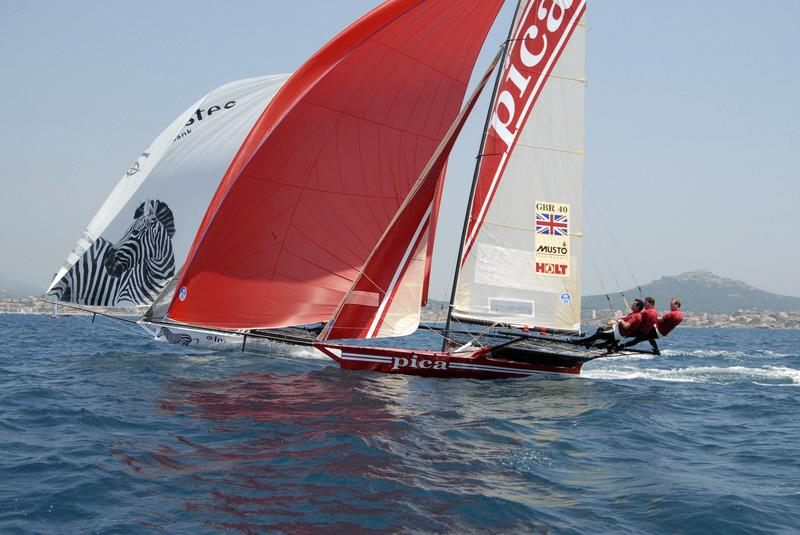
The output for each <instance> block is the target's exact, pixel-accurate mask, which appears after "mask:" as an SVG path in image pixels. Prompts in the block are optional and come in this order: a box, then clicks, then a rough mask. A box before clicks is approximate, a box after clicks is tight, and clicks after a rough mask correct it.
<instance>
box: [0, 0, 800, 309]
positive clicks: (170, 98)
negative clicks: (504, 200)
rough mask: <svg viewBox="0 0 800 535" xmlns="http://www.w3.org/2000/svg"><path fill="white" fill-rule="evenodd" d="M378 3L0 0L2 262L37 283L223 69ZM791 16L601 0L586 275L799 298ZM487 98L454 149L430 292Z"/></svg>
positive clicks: (799, 179) (289, 53) (592, 48)
mask: <svg viewBox="0 0 800 535" xmlns="http://www.w3.org/2000/svg"><path fill="white" fill-rule="evenodd" d="M377 4H378V1H377V0H352V1H350V0H348V1H344V0H340V1H333V0H306V1H304V2H292V3H289V2H284V1H272V0H260V1H244V0H232V1H229V2H225V3H222V2H218V1H203V0H192V1H183V0H181V1H179V0H170V1H158V2H155V1H141V2H102V1H99V0H97V1H81V0H72V1H70V2H62V1H43V0H35V1H31V0H0V76H1V77H2V82H3V83H2V84H0V105H1V106H2V111H0V116H2V119H1V120H0V159H1V160H2V162H3V164H4V165H3V168H2V170H0V186H2V190H0V191H2V196H0V199H2V201H1V202H0V228H2V231H1V232H0V251H2V254H1V255H0V275H4V276H6V277H8V278H11V279H16V280H18V281H22V282H26V283H30V284H32V285H34V286H37V287H41V288H42V289H44V287H45V286H46V285H47V284H48V283H49V279H50V276H51V275H52V273H53V272H54V271H55V270H56V269H57V268H58V267H59V266H60V265H61V264H62V263H63V261H64V258H65V256H66V253H67V252H68V251H69V250H70V249H71V248H72V246H73V245H74V243H75V241H76V240H77V238H78V237H79V235H80V233H81V231H82V230H83V229H84V228H85V226H86V224H87V223H88V221H89V220H90V219H91V217H92V215H93V214H94V213H95V211H96V210H97V208H98V207H99V206H100V204H101V203H102V201H103V200H104V199H105V197H106V196H107V195H108V193H109V192H110V191H111V189H112V188H113V186H114V184H116V182H117V181H118V180H119V179H120V177H121V176H122V174H123V173H124V172H125V170H127V169H128V167H129V165H130V163H131V161H133V160H134V159H135V158H136V156H137V155H138V154H140V153H141V151H142V150H143V148H145V147H146V146H147V145H149V144H150V142H151V141H152V140H153V139H154V138H155V137H156V135H158V134H159V133H160V132H161V130H162V129H163V128H164V127H165V126H166V125H167V124H168V123H169V122H170V121H171V120H172V119H174V117H175V116H177V115H178V114H179V113H180V112H181V111H183V110H184V109H185V108H186V107H187V106H189V105H190V104H191V103H192V102H194V101H195V100H197V99H198V98H199V97H201V96H202V95H204V94H205V93H207V92H208V91H209V90H211V89H213V88H215V87H218V86H219V85H222V84H224V83H226V82H229V81H232V80H237V79H242V78H247V77H252V76H260V75H264V74H277V73H288V72H292V71H294V70H295V69H296V68H297V67H298V66H300V65H301V64H302V63H303V61H304V60H305V59H307V58H308V57H309V56H310V55H312V54H313V53H314V52H315V51H316V50H317V49H318V48H319V47H321V46H322V45H323V44H325V42H327V40H329V39H330V38H331V37H333V36H334V35H336V34H337V33H338V32H339V31H340V30H342V29H343V28H344V27H346V26H347V25H348V24H349V23H351V22H352V21H354V20H355V19H357V18H358V17H359V16H361V15H362V14H363V13H365V12H366V11H368V10H369V9H371V8H372V7H374V6H375V5H377ZM512 10H513V6H512V5H510V4H509V5H506V6H505V7H504V8H503V11H502V12H501V14H500V16H499V18H498V21H497V23H496V25H495V27H494V28H493V30H492V32H491V33H490V35H489V37H488V39H487V42H486V45H485V46H484V51H483V52H482V54H481V57H480V58H479V60H478V67H477V68H476V72H482V71H483V69H484V68H485V65H486V64H487V63H488V61H489V59H490V57H491V56H492V55H493V54H494V52H495V51H496V50H497V48H498V47H499V46H500V44H501V42H502V40H503V39H504V38H505V36H506V33H507V29H508V25H509V23H510V18H511V12H512ZM797 20H800V2H789V1H783V2H779V1H775V2H765V3H753V2H749V1H748V2H746V1H740V0H735V1H734V0H727V1H723V0H715V1H707V2H696V1H693V0H674V1H671V2H641V1H635V0H603V1H600V0H594V1H591V0H590V2H589V7H588V13H587V24H588V28H589V31H588V44H587V78H588V85H587V104H586V160H585V162H586V169H585V174H586V202H585V204H586V206H585V215H586V226H585V229H584V233H585V239H584V240H583V243H584V260H585V261H584V267H583V293H585V294H590V293H601V292H602V293H606V292H613V291H615V290H618V289H620V288H629V287H632V286H634V285H635V284H643V283H646V282H648V281H650V280H653V279H657V278H660V277H661V276H663V275H673V274H677V273H680V272H683V271H688V270H695V269H708V270H710V271H713V272H715V273H717V274H719V275H723V276H726V277H732V278H735V279H740V280H743V281H745V282H747V283H749V284H752V285H754V286H756V287H759V288H762V289H765V290H768V291H772V292H776V293H782V294H789V295H795V296H800V277H798V271H800V247H798V236H797V234H798V230H800V224H798V217H797V215H796V205H797V204H798V201H800V176H798V171H797V169H798V166H797V164H796V159H797V155H798V154H799V153H800V126H798V125H800V105H799V104H798V102H797V96H798V95H800V60H798V58H797V54H798V53H800V34H799V33H798V32H797V31H796V25H797V22H796V21H797ZM483 100H484V107H483V109H482V111H481V112H480V113H477V114H473V115H474V116H475V117H473V118H472V119H471V120H470V123H469V124H468V126H467V128H466V130H465V132H464V135H462V137H461V139H460V140H459V143H458V145H457V147H456V149H455V151H454V153H453V155H452V157H451V159H450V164H449V167H448V181H447V184H446V190H445V198H446V199H447V203H446V204H445V206H444V209H443V211H442V219H441V222H440V231H439V238H438V239H437V248H436V252H435V257H434V265H433V276H432V296H433V297H435V298H442V297H444V296H445V295H447V293H448V292H449V287H450V272H451V271H452V267H453V263H454V257H455V253H456V250H457V240H458V232H457V231H458V229H459V228H460V225H461V222H462V220H463V213H464V204H465V203H466V196H467V190H468V183H469V181H470V180H471V176H472V166H473V165H474V158H475V155H476V153H477V151H478V144H479V140H480V133H481V128H482V126H483V120H484V117H485V115H484V114H485V106H486V103H485V100H486V98H484V99H483Z"/></svg>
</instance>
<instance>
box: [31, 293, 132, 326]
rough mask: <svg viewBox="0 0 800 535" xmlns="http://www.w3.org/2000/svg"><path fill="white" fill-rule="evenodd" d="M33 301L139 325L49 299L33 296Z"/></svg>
mask: <svg viewBox="0 0 800 535" xmlns="http://www.w3.org/2000/svg"><path fill="white" fill-rule="evenodd" d="M34 299H36V300H38V301H41V302H43V303H49V304H51V305H58V306H60V307H64V308H71V309H72V310H80V311H81V312H87V313H89V314H95V315H97V316H105V317H107V318H111V319H114V320H118V321H124V322H127V323H134V324H137V325H138V324H139V322H138V321H137V320H132V319H128V318H123V317H122V316H115V315H113V314H106V313H105V312H99V311H97V310H92V309H91V308H84V307H79V306H75V305H71V304H68V303H63V302H61V301H50V300H49V299H43V298H41V297H36V296H34ZM86 306H90V305H86Z"/></svg>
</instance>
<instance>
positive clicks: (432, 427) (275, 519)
mask: <svg viewBox="0 0 800 535" xmlns="http://www.w3.org/2000/svg"><path fill="white" fill-rule="evenodd" d="M490 384H491V385H493V386H492V388H487V387H488V386H489V385H490ZM498 385H502V387H500V388H498ZM594 389H595V387H594V385H593V383H591V382H587V381H582V380H575V379H570V380H566V381H543V382H538V383H537V382H534V381H518V380H517V381H514V380H509V381H504V382H497V381H495V382H492V383H486V382H481V381H469V380H449V381H441V380H430V379H420V378H413V377H405V376H392V375H379V374H370V373H352V372H344V371H341V370H337V369H334V368H324V369H320V370H314V371H311V372H305V373H294V374H277V373H242V374H239V375H236V376H233V377H231V378H227V379H212V380H198V379H173V380H172V381H170V382H169V383H168V385H167V387H166V392H165V394H164V396H163V397H162V399H160V400H159V402H158V403H159V406H160V408H161V410H162V411H164V412H165V413H166V414H167V415H169V416H170V417H172V418H175V419H176V421H180V419H183V418H192V419H199V420H201V421H204V422H206V425H204V426H202V427H201V431H200V432H199V433H197V434H195V435H193V436H188V435H187V434H176V435H174V437H173V441H172V442H171V443H170V444H147V443H146V442H137V443H132V442H125V441H120V442H119V443H117V445H116V446H115V448H114V450H113V453H114V455H116V456H117V457H118V458H120V459H121V460H122V461H123V462H124V463H125V464H126V465H127V466H128V467H129V469H130V470H131V472H132V473H133V474H134V475H135V476H136V477H138V478H143V479H146V480H163V478H174V479H175V481H174V484H176V485H179V486H180V487H181V488H182V489H183V490H184V491H185V490H186V489H187V488H189V489H191V491H190V492H189V497H188V499H182V498H177V499H179V500H181V501H182V508H183V509H184V510H186V511H191V512H192V513H193V514H195V515H198V514H199V515H203V517H204V518H206V519H207V520H206V521H207V522H208V523H210V524H212V525H214V526H215V527H217V528H224V529H237V530H241V531H244V532H258V531H261V530H262V529H268V530H279V531H280V530H284V529H285V530H287V531H298V530H299V531H317V530H319V531H325V530H331V529H337V530H349V529H358V530H364V529H375V530H380V529H388V528H391V527H395V528H396V527H398V526H400V525H406V526H409V527H410V526H412V525H413V526H415V527H416V528H417V529H433V530H439V529H448V530H449V529H453V528H455V527H456V526H455V525H454V524H453V521H454V520H453V518H452V514H453V513H454V508H456V509H460V508H461V507H462V506H464V507H466V509H465V511H464V512H462V513H460V514H462V516H463V515H467V517H469V516H470V514H471V513H470V512H469V507H468V504H469V503H473V504H475V505H480V507H481V509H485V507H486V506H487V503H492V502H495V501H499V502H502V503H504V504H505V505H504V506H505V507H511V508H512V510H513V509H514V508H519V507H523V506H522V505H521V504H519V503H518V502H520V501H522V502H524V501H526V500H529V499H530V497H529V492H528V489H527V488H526V486H525V485H524V481H521V480H520V479H521V478H520V471H519V466H518V462H517V461H515V460H514V459H516V458H517V457H519V455H520V452H530V451H533V452H534V455H536V453H535V452H536V451H538V448H546V447H547V445H548V444H550V443H555V442H559V441H560V440H561V437H560V436H559V433H558V432H556V431H554V430H553V428H552V427H550V426H541V425H536V424H535V422H547V421H550V420H554V419H555V420H560V419H571V418H576V417H579V416H580V415H581V414H583V413H586V412H588V411H591V410H594V409H597V408H600V407H603V406H604V405H605V403H606V402H604V401H603V399H602V398H599V397H597V396H594V395H592V391H593V390H594ZM532 426H533V427H534V429H531V427H532ZM536 427H540V428H541V430H540V432H538V433H537V432H536V429H535V428H536ZM542 455H544V454H542ZM498 468H500V470H499V471H498ZM529 468H530V466H529ZM526 477H527V476H526ZM504 479H507V480H509V481H502V480H504ZM522 479H524V478H522ZM514 480H517V481H516V482H514ZM181 494H185V492H182V493H181ZM457 495H460V496H461V498H460V499H459V500H453V497H454V496H457ZM184 498H185V496H184ZM490 509H491V507H490ZM421 513H424V514H421ZM476 514H477V513H476ZM482 514H485V513H482ZM478 516H480V515H478ZM522 518H524V515H523V516H522ZM411 519H413V521H412V520H411ZM475 520H476V519H474V518H473V519H471V520H469V522H467V523H466V524H465V527H466V526H467V525H472V526H473V527H474V522H475ZM478 520H479V518H478ZM163 521H164V519H160V518H153V519H149V520H148V522H151V523H154V524H159V523H162V522H163ZM409 522H410V524H409ZM508 522H509V525H508V526H507V527H509V528H510V527H512V526H517V527H525V526H527V527H528V528H535V527H536V526H535V525H534V524H530V523H528V521H524V522H522V524H520V517H517V516H515V515H511V516H510V517H509V519H508ZM167 524H169V523H167ZM493 525H495V526H497V524H496V522H495V523H494V524H493Z"/></svg>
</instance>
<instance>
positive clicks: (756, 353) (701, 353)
mask: <svg viewBox="0 0 800 535" xmlns="http://www.w3.org/2000/svg"><path fill="white" fill-rule="evenodd" d="M661 355H663V356H665V357H700V358H704V357H722V358H734V359H742V358H752V357H770V358H785V357H791V356H792V355H789V354H787V353H778V352H776V351H770V350H768V349H756V350H753V351H727V350H725V349H695V350H693V351H686V350H680V349H665V350H663V351H661Z"/></svg>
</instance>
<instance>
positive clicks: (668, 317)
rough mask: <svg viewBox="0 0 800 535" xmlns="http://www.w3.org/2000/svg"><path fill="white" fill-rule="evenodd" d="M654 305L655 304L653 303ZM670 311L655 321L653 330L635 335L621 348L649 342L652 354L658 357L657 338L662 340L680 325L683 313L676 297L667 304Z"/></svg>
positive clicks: (679, 301)
mask: <svg viewBox="0 0 800 535" xmlns="http://www.w3.org/2000/svg"><path fill="white" fill-rule="evenodd" d="M654 304H655V302H654ZM669 308H670V311H669V312H667V313H666V314H664V315H663V316H661V319H659V320H658V321H656V324H655V328H654V329H651V330H650V332H649V333H647V334H637V336H636V338H634V339H633V340H631V341H630V342H626V343H624V344H622V345H621V346H620V347H621V348H623V349H624V348H626V347H630V346H635V345H636V344H638V343H639V342H643V341H645V340H647V341H649V342H650V345H652V346H653V353H655V354H656V355H660V354H661V353H660V352H659V350H658V344H656V339H657V338H662V337H664V336H667V335H668V334H669V333H670V332H671V331H672V329H674V328H675V327H677V326H678V325H680V323H681V322H682V321H683V313H682V312H681V300H680V299H678V298H677V297H673V298H672V301H671V302H670V304H669Z"/></svg>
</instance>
